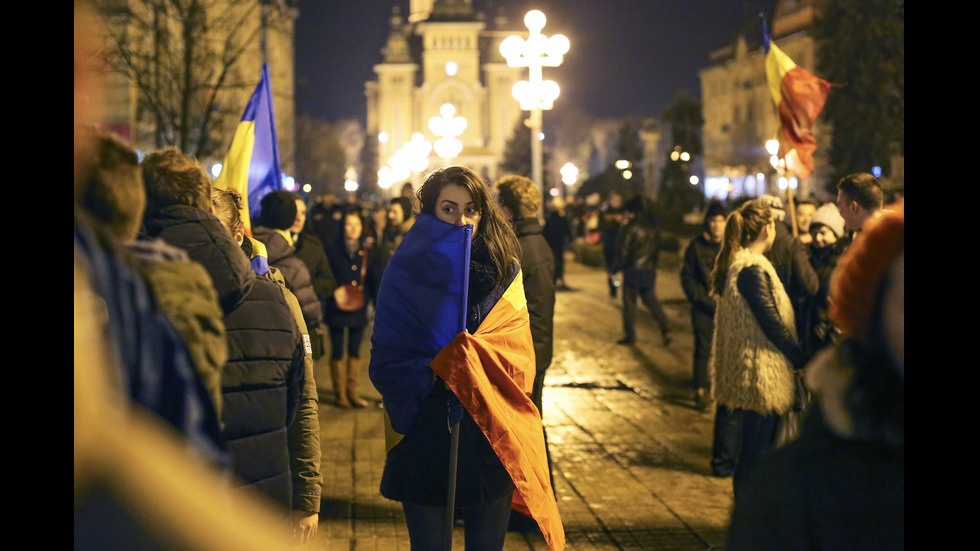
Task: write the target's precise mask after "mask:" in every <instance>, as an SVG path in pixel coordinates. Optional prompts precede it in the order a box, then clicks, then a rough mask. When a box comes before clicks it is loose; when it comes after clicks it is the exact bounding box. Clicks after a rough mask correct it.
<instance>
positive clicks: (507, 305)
mask: <svg viewBox="0 0 980 551" xmlns="http://www.w3.org/2000/svg"><path fill="white" fill-rule="evenodd" d="M77 138H78V139H79V140H84V141H85V142H86V143H87V144H88V145H90V146H91V149H92V150H91V152H90V153H86V154H87V155H88V157H89V159H88V162H86V163H84V164H83V165H82V170H81V171H80V172H79V173H78V174H77V175H76V202H75V251H76V302H77V301H78V300H79V298H78V296H79V295H78V294H79V288H78V286H79V285H80V284H81V285H82V286H83V288H85V289H86V290H87V291H89V293H86V294H85V296H91V297H93V299H94V300H95V301H101V302H102V303H104V304H105V307H106V310H107V311H106V313H105V316H106V318H107V322H108V333H107V335H106V341H105V342H102V343H101V344H100V347H104V348H106V350H105V352H106V354H105V355H106V356H108V358H109V359H108V360H107V363H106V364H105V365H103V366H102V368H103V369H105V371H106V372H107V374H108V375H109V377H110V379H113V380H114V381H116V383H117V386H116V391H117V394H116V398H115V399H116V400H121V402H122V403H129V404H132V405H133V406H137V405H138V406H139V408H141V411H142V410H143V409H145V410H148V411H149V412H150V413H152V414H154V415H155V416H156V417H157V418H159V420H161V421H163V422H164V423H166V424H167V425H169V430H170V431H173V432H175V433H176V434H177V435H178V438H177V440H176V442H177V443H180V444H178V447H185V448H186V451H187V453H189V454H190V455H191V456H193V458H192V459H189V460H190V461H200V462H203V463H204V464H206V465H208V467H209V468H211V469H214V470H215V471H216V472H224V473H227V474H230V475H233V476H231V478H230V479H229V481H228V482H222V481H220V479H218V480H216V481H215V484H216V486H217V487H218V488H221V487H225V488H235V489H236V491H235V492H233V494H234V495H235V496H238V497H237V498H236V499H241V500H243V501H244V502H248V501H249V499H251V498H250V497H249V496H257V495H262V496H264V498H265V500H266V503H268V504H274V506H273V507H272V508H271V509H269V511H268V512H269V514H271V515H272V524H274V525H279V526H280V527H284V528H287V529H291V531H292V533H293V537H294V540H295V542H296V543H299V544H304V543H307V542H308V541H310V539H311V538H312V536H313V535H314V534H315V533H316V531H317V526H318V512H319V507H320V495H321V484H322V477H321V473H320V453H321V450H320V442H319V436H320V428H319V420H318V412H319V407H320V402H319V398H318V395H317V385H316V382H315V381H314V367H313V366H314V362H315V361H316V360H318V359H319V358H320V357H323V356H327V357H328V358H329V365H330V374H331V379H332V384H333V387H332V388H333V391H334V397H333V405H335V406H336V407H338V408H352V407H354V408H363V407H365V406H366V405H367V402H366V401H365V400H364V399H363V398H362V397H361V396H360V394H359V387H360V379H361V372H362V371H363V370H364V369H363V368H362V366H361V365H360V355H361V354H360V352H361V349H362V344H363V340H364V333H365V328H366V327H367V326H368V323H369V315H371V314H373V315H374V323H375V331H374V334H373V351H372V356H371V358H372V363H371V370H370V371H371V375H372V382H373V383H374V384H375V386H376V387H377V388H378V389H379V390H380V391H381V393H382V398H383V400H384V405H385V413H386V415H387V416H388V418H389V419H390V424H391V426H392V428H393V429H394V430H395V431H397V432H398V438H397V439H396V440H394V441H392V442H391V445H390V448H389V455H388V459H387V461H386V464H385V470H384V474H383V477H382V484H381V493H382V495H385V496H386V497H389V498H391V499H393V500H396V501H400V502H402V504H403V507H404V510H405V516H406V521H407V523H408V528H409V535H410V538H411V539H412V542H413V546H416V545H417V546H421V547H425V548H430V547H431V548H440V547H439V546H440V545H443V544H444V543H445V538H446V537H451V527H452V523H451V522H450V523H449V524H448V525H447V524H444V523H443V522H442V521H443V519H445V518H446V515H447V511H448V514H449V515H450V518H452V516H453V513H454V511H456V510H459V511H461V512H462V515H463V518H464V519H465V521H464V522H465V527H466V538H467V548H470V549H488V550H489V549H499V548H500V547H501V546H502V545H503V539H504V536H505V534H506V531H507V529H508V527H509V526H510V527H513V526H515V525H516V526H522V523H521V522H520V521H519V520H516V521H515V520H512V519H511V509H512V508H514V509H516V510H517V511H520V513H523V516H519V517H515V518H518V519H519V518H523V519H524V521H525V522H524V523H523V528H524V529H534V530H538V531H540V532H541V533H542V534H543V535H544V536H545V538H546V541H547V542H548V544H549V546H550V547H551V548H552V549H562V548H563V547H564V533H563V530H562V525H561V520H560V517H559V516H558V510H557V502H556V501H555V496H554V491H553V487H552V483H551V476H550V466H549V463H548V455H547V450H546V444H545V434H544V428H543V425H542V423H541V416H540V411H541V397H542V390H543V381H544V376H545V371H546V370H547V368H548V366H549V364H550V362H551V355H552V353H551V348H552V333H553V328H552V318H553V315H554V302H555V273H554V259H553V256H552V253H551V249H550V248H549V246H548V243H547V242H546V241H545V239H544V237H543V235H542V233H543V228H542V226H541V224H540V223H539V222H538V219H537V213H538V209H539V207H540V197H541V192H540V188H538V187H537V186H536V185H535V184H533V183H532V182H531V181H530V180H529V179H527V178H524V177H519V176H508V177H505V178H503V179H501V180H500V181H499V182H498V183H497V184H496V186H491V185H489V184H488V182H486V181H485V180H484V179H483V178H482V177H480V176H478V175H477V174H475V173H473V172H472V171H470V170H469V169H466V168H463V167H450V168H447V169H444V170H440V171H436V172H434V173H432V174H431V175H430V176H429V177H428V179H427V180H426V182H425V184H424V185H422V186H421V187H420V189H419V190H418V192H417V193H414V194H413V193H412V190H411V188H410V187H408V188H407V189H406V193H405V196H404V197H399V198H396V199H394V200H391V201H390V202H389V204H388V205H387V208H386V209H384V216H381V215H380V214H379V213H378V210H379V209H377V208H373V207H372V206H370V205H362V204H357V203H353V202H348V203H342V204H339V203H338V204H331V203H330V201H329V198H324V199H323V200H321V201H317V202H315V203H314V204H312V205H311V206H310V208H309V209H307V204H306V203H305V201H304V200H303V199H301V198H300V197H299V196H297V195H295V194H292V193H289V192H285V191H273V192H270V193H267V194H266V195H265V196H264V197H263V198H262V199H261V202H260V207H261V208H260V209H254V208H253V209H249V208H248V206H247V205H246V204H245V199H244V198H243V197H242V196H241V195H240V194H239V193H237V192H235V191H233V190H223V189H215V188H213V187H212V184H211V181H210V178H209V177H208V175H207V174H206V172H205V171H204V169H203V168H202V167H201V166H200V165H199V164H198V163H197V161H195V160H194V159H192V158H189V157H187V156H186V155H184V154H182V153H181V152H179V151H178V150H177V149H175V148H172V147H170V148H164V149H161V150H158V151H154V152H151V153H148V154H144V155H143V157H142V159H141V158H140V156H139V154H138V153H137V152H136V151H135V150H134V149H133V148H132V146H130V145H129V144H127V143H125V142H124V141H122V140H120V139H119V138H117V137H115V136H114V135H112V134H110V133H107V132H101V131H90V132H88V131H87V132H85V133H84V134H83V135H81V136H78V137H77ZM416 205H418V206H417V207H416ZM253 207H254V205H253ZM410 230H411V231H410ZM461 230H462V231H465V232H466V233H465V236H466V238H465V240H464V241H463V242H459V240H457V244H460V243H464V244H465V245H466V246H465V247H464V248H458V249H455V250H453V251H452V253H451V254H450V258H447V257H446V254H449V253H447V249H446V248H445V247H444V246H443V244H441V242H440V241H439V240H440V239H442V237H439V236H441V235H442V233H440V232H443V233H445V232H447V231H449V232H458V231H461ZM433 235H435V236H436V237H433ZM453 267H456V268H453ZM457 268H458V269H457ZM433 270H436V271H438V272H439V274H440V277H444V278H448V279H445V281H444V283H445V284H444V285H443V284H441V283H439V281H440V280H439V277H437V276H435V275H434V273H433ZM384 274H387V276H386V277H383V275H384ZM82 276H84V277H82ZM417 281H421V282H422V284H423V287H425V288H426V290H424V291H423V290H419V289H418V288H417V287H414V286H413V285H414V282H417ZM86 282H87V283H86ZM460 283H462V284H463V285H462V288H461V289H457V291H459V292H457V293H455V294H454V292H453V286H454V285H459V284H460ZM403 288H404V289H408V291H405V290H404V289H403ZM386 293H387V294H386ZM399 293H401V295H399ZM397 296H400V297H401V298H394V297H397ZM386 297H387V298H386ZM420 297H421V298H422V299H424V300H422V301H421V302H420V303H419V304H418V308H417V310H416V311H415V315H416V317H415V318H413V320H412V322H411V323H409V324H408V330H410V331H418V330H422V331H431V330H434V329H435V328H438V327H439V326H440V323H442V321H441V320H443V318H444V317H445V316H444V314H445V311H444V309H440V308H439V307H437V306H435V304H436V303H440V304H442V303H446V304H448V303H449V302H452V301H453V300H456V301H457V303H458V304H459V305H462V306H457V310H460V314H461V315H460V316H459V317H458V320H459V322H460V324H457V325H452V324H450V325H451V326H452V327H453V329H452V330H451V331H448V332H444V333H442V334H437V335H436V336H435V337H432V338H434V339H436V340H432V339H429V340H428V341H426V342H431V343H433V346H432V347H431V349H429V350H428V351H426V352H425V353H423V354H422V356H419V355H417V354H416V353H415V351H414V350H413V347H414V346H416V344H417V343H418V342H421V341H425V339H416V338H411V339H408V340H406V339H402V338H399V337H397V336H392V331H394V332H395V333H397V332H398V331H400V330H402V329H405V327H403V326H401V325H399V324H401V323H403V321H404V319H403V315H404V313H403V312H401V311H400V310H399V309H400V308H402V307H403V306H404V305H405V304H406V303H408V302H411V301H412V300H418V299H419V298H420ZM79 315H80V309H79V308H78V307H76V320H75V321H76V355H75V360H76V369H77V368H78V366H79V364H80V363H82V364H85V365H89V364H90V361H91V359H92V357H93V353H92V351H91V350H89V349H87V348H85V349H83V348H84V347H82V348H80V345H79V341H78V338H79V337H78V329H79V328H78V326H79V323H83V324H84V323H85V319H80V318H79ZM94 325H95V326H96V327H99V324H98V323H95V324H94ZM437 333H438V332H437ZM463 336H465V337H467V338H468V339H469V340H467V341H466V342H465V343H462V344H459V345H454V343H455V342H456V341H457V340H458V339H459V338H460V337H463ZM522 342H523V343H524V344H525V345H526V348H523V347H522V345H521V344H520V343H522ZM472 346H476V347H480V348H481V349H484V348H490V349H496V352H495V353H494V354H492V355H491V356H478V357H475V359H474V358H470V359H465V358H461V357H457V356H455V355H452V354H450V352H449V351H451V350H456V349H457V348H458V349H459V350H461V351H460V352H459V354H462V355H465V350H466V349H467V347H472ZM100 349H101V348H100ZM386 350H389V351H390V354H388V355H386V352H385V351H386ZM438 366H444V367H443V369H442V370H440V368H439V367H438ZM464 372H467V373H471V374H479V375H480V376H482V377H484V378H485V377H489V378H490V379H489V381H490V382H491V383H492V384H491V386H490V387H489V388H486V385H483V384H482V383H481V380H482V379H480V378H479V377H477V379H474V380H469V379H466V380H464V379H461V378H460V377H461V375H459V373H464ZM408 388H410V389H414V392H413V391H408V390H406V389H408ZM76 392H77V388H76ZM476 394H481V396H480V397H479V398H475V397H473V396H475V395H476ZM486 394H492V396H488V395H486ZM467 395H469V396H470V397H471V398H470V399H466V398H465V397H466V396H467ZM76 404H77V402H76ZM488 404H492V405H488ZM79 419H80V417H79V416H78V415H76V422H78V421H79ZM452 420H455V422H456V423H457V425H458V426H459V429H458V435H459V436H458V441H459V443H458V445H457V447H456V448H455V449H458V453H457V454H456V456H455V457H454V459H453V461H452V466H451V467H450V465H449V464H447V463H446V462H447V461H448V460H449V455H448V454H447V453H446V452H447V451H448V450H449V445H448V443H449V440H450V435H451V433H450V432H447V430H446V428H447V421H452ZM501 431H503V432H501ZM76 459H77V456H76ZM450 469H452V470H453V471H454V472H458V473H459V474H458V477H457V479H456V480H458V483H456V484H452V485H450V486H448V487H447V475H448V472H449V471H450ZM448 490H452V491H451V492H449V495H447V492H448ZM216 491H220V490H216ZM447 503H449V504H451V505H447ZM93 514H95V512H94V511H93ZM77 515H78V513H77V511H76V520H78V519H79V517H78V516H77ZM527 519H531V520H530V521H528V520H527ZM114 520H116V519H112V518H108V519H107V522H106V523H104V525H103V529H102V532H101V536H100V537H107V535H112V534H115V531H116V530H118V529H119V526H117V525H114V524H113V521H114ZM515 522H516V524H515ZM527 522H530V524H527ZM78 526H79V525H78V524H77V523H76V528H77V527H78ZM82 526H85V530H84V531H85V532H86V533H87V534H89V535H90V536H91V537H92V538H93V540H98V539H99V538H98V537H96V536H95V535H92V534H93V533H99V531H98V530H96V531H94V532H92V531H91V530H90V527H89V526H88V524H86V523H84V522H83V524H82ZM280 543H286V542H285V540H283V541H282V542H280Z"/></svg>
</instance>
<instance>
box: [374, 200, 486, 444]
mask: <svg viewBox="0 0 980 551" xmlns="http://www.w3.org/2000/svg"><path fill="white" fill-rule="evenodd" d="M472 235H473V227H472V226H456V225H453V224H448V223H446V222H443V221H442V220H439V219H438V218H436V217H434V216H430V215H428V214H420V215H419V216H418V217H416V219H415V223H414V224H413V225H412V228H411V230H409V232H408V233H407V234H405V238H404V239H403V240H402V242H401V244H400V245H398V249H396V250H395V254H394V255H392V257H391V260H389V261H388V265H387V266H386V267H385V271H384V275H383V276H382V278H381V284H380V286H379V288H378V297H377V300H376V301H375V316H374V318H375V325H374V333H373V335H372V337H371V343H372V347H371V364H370V368H369V373H370V376H371V382H372V383H374V386H375V387H376V388H377V389H378V391H379V392H380V393H381V396H382V398H383V401H384V406H385V413H386V414H387V416H388V419H389V421H390V424H391V428H393V429H394V433H389V434H388V444H389V446H388V447H389V449H390V448H391V446H393V445H394V444H395V441H396V440H397V439H398V436H396V435H399V434H405V433H406V432H407V431H408V427H409V426H410V425H411V423H412V420H413V419H414V418H415V415H416V413H418V408H419V404H421V402H422V400H423V399H424V398H425V397H426V396H428V395H429V392H431V391H432V386H433V384H434V383H435V378H434V377H433V374H432V369H431V368H430V367H429V362H431V361H432V358H435V357H436V354H438V353H439V351H440V350H442V349H443V348H444V347H445V346H446V345H447V344H449V343H450V342H451V341H452V340H453V338H455V337H456V335H457V334H458V333H459V332H460V331H463V330H465V329H466V293H467V285H468V283H469V268H470V242H471V240H472Z"/></svg>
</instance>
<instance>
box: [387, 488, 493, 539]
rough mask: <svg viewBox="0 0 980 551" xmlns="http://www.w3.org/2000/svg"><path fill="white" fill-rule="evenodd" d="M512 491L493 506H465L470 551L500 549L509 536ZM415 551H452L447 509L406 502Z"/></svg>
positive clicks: (406, 513)
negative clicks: (447, 541) (449, 550)
mask: <svg viewBox="0 0 980 551" xmlns="http://www.w3.org/2000/svg"><path fill="white" fill-rule="evenodd" d="M511 499H512V495H511V494H507V495H506V496H504V497H503V498H501V499H499V500H497V501H496V502H494V503H490V504H489V505H484V506H480V507H465V508H463V509H462V511H463V519H464V520H463V523H464V531H465V540H466V551H500V550H501V549H503V548H504V538H505V537H506V536H507V521H508V520H509V519H510V502H511ZM402 509H404V511H405V522H406V523H407V524H408V538H409V540H411V542H412V551H448V549H449V548H448V547H446V530H445V528H446V508H445V507H430V506H428V505H416V504H414V503H405V502H402Z"/></svg>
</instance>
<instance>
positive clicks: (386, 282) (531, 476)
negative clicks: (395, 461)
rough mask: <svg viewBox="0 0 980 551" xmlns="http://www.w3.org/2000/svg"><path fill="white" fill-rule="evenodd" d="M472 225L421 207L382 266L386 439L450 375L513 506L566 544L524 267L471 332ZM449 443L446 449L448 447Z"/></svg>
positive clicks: (378, 356)
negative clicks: (537, 382) (538, 401)
mask: <svg viewBox="0 0 980 551" xmlns="http://www.w3.org/2000/svg"><path fill="white" fill-rule="evenodd" d="M471 237H472V226H455V225H452V224H447V223H446V222H443V221H441V220H439V219H438V218H436V217H434V216H430V215H426V214H421V215H419V216H418V217H417V218H416V220H415V224H414V225H413V226H412V229H411V230H409V232H408V233H407V234H406V235H405V238H404V240H403V241H402V243H401V244H400V245H399V246H398V249H397V250H396V251H395V254H394V256H392V258H391V260H390V261H389V263H388V266H387V267H386V268H385V272H384V275H383V277H382V280H381V285H380V288H379V291H378V297H377V304H376V314H375V325H374V334H373V336H372V338H371V343H372V349H371V364H370V370H369V371H370V375H371V382H372V383H374V386H375V387H376V388H377V389H378V391H379V392H380V393H381V396H382V399H383V401H384V407H385V413H386V425H387V426H386V435H385V436H386V440H387V444H388V449H389V450H391V448H392V447H394V446H395V445H397V444H398V442H399V441H400V438H401V435H404V434H405V433H406V432H407V431H408V430H409V427H410V426H411V424H412V421H413V420H414V419H415V417H416V415H417V414H418V412H419V407H420V405H421V403H422V401H423V400H424V399H425V398H426V397H427V396H428V395H429V394H430V392H431V390H432V388H433V385H434V384H436V376H437V375H438V377H440V378H441V379H442V380H443V381H445V383H446V385H447V386H448V387H449V388H450V389H451V390H452V391H453V393H454V394H455V396H456V397H457V398H458V399H459V402H460V403H461V404H462V406H463V407H464V408H465V409H466V411H467V412H468V413H469V414H470V416H471V417H472V418H473V420H474V421H475V422H476V424H477V426H479V427H480V430H481V431H482V432H483V434H484V435H485V436H486V437H487V440H488V441H489V442H490V444H491V446H492V447H493V450H494V452H495V453H496V454H497V457H499V458H500V461H501V463H502V464H503V465H504V467H505V468H506V469H507V472H508V474H510V477H511V480H513V482H514V486H515V490H514V496H513V507H514V509H516V510H518V511H521V512H522V513H524V514H526V515H529V516H531V517H533V518H534V519H535V521H536V522H537V523H538V527H539V528H541V532H542V534H543V535H544V537H545V541H547V543H548V546H549V547H550V549H551V550H552V551H560V550H562V549H564V547H565V532H564V528H563V527H562V523H561V517H560V516H559V513H558V505H557V502H556V501H555V495H554V490H553V488H552V487H551V480H550V475H549V471H548V458H547V453H546V450H545V442H544V431H543V428H542V423H541V416H540V413H539V412H538V410H537V408H536V407H535V406H534V404H533V403H532V402H531V399H530V397H529V395H530V393H531V388H532V385H533V383H534V376H535V364H534V346H533V344H532V341H531V331H530V321H529V318H528V311H527V300H526V298H525V296H524V285H523V280H522V276H521V274H520V272H518V274H517V276H516V277H515V278H514V280H513V281H511V282H510V284H509V285H508V286H507V288H506V290H505V291H504V293H503V295H502V297H501V298H500V299H499V300H498V301H497V303H496V304H495V305H494V306H493V308H491V309H490V312H489V313H488V314H487V316H486V317H485V318H484V320H483V322H482V323H481V324H480V327H479V328H478V329H477V330H476V332H475V333H473V334H472V335H471V334H469V333H468V332H466V330H465V328H466V298H467V286H468V280H469V264H470V241H471ZM447 453H448V450H447Z"/></svg>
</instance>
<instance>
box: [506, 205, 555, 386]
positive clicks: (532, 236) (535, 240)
mask: <svg viewBox="0 0 980 551" xmlns="http://www.w3.org/2000/svg"><path fill="white" fill-rule="evenodd" d="M514 233H516V234H517V241H518V243H520V245H521V272H522V273H523V277H524V295H525V296H526V297H527V311H528V315H529V317H530V318H531V341H532V342H533V343H534V357H535V367H536V370H537V371H539V372H541V371H544V370H546V369H548V366H549V365H551V357H552V354H553V350H554V326H555V324H554V319H555V257H554V255H553V254H552V253H551V248H550V247H549V246H548V243H547V241H545V239H544V236H543V235H542V228H541V224H540V223H538V221H537V220H535V219H533V218H524V219H520V220H514Z"/></svg>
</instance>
